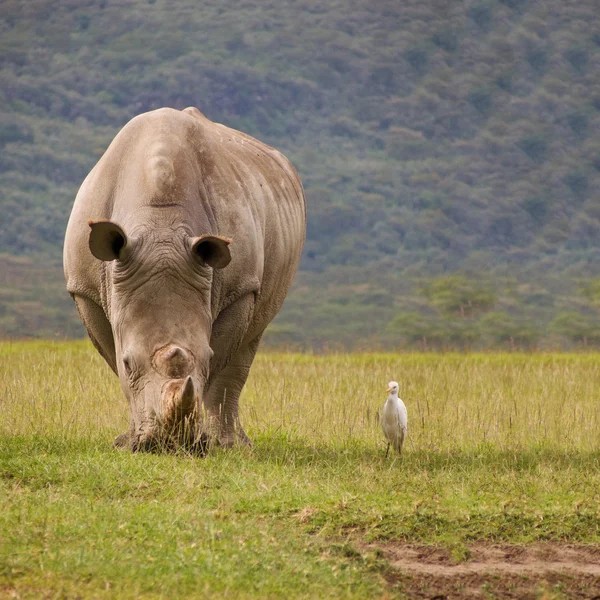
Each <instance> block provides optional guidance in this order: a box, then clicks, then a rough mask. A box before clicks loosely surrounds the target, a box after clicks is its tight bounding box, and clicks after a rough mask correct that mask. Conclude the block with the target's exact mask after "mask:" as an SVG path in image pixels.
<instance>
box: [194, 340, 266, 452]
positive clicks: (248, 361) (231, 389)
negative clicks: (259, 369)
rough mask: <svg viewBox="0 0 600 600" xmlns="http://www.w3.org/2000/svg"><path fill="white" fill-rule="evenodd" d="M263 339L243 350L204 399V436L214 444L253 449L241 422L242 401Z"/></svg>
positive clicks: (212, 384) (221, 373)
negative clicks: (239, 410) (240, 401)
mask: <svg viewBox="0 0 600 600" xmlns="http://www.w3.org/2000/svg"><path fill="white" fill-rule="evenodd" d="M259 341H260V336H258V338H256V339H254V340H252V342H250V343H249V344H248V345H246V346H243V347H242V348H240V349H239V350H238V351H237V352H236V354H235V356H234V357H233V359H232V360H231V362H230V363H229V364H228V365H227V366H226V367H225V368H224V369H223V370H222V371H221V372H220V373H219V374H218V375H217V376H216V377H215V379H214V380H213V381H212V382H211V385H210V388H209V389H208V391H207V393H206V394H205V396H204V408H205V410H206V417H207V419H206V423H205V432H206V434H207V435H208V437H209V438H210V439H211V440H212V441H217V442H218V444H219V445H221V446H224V447H226V448H230V447H231V446H234V445H236V444H240V445H243V446H251V445H252V442H251V441H250V438H249V437H248V436H247V435H246V432H245V431H244V429H243V428H242V425H241V423H240V419H239V412H238V407H239V398H240V393H241V391H242V388H243V387H244V384H245V383H246V380H247V379H248V374H249V372H250V367H251V366H252V361H253V360H254V356H255V355H256V350H257V349H258V344H259Z"/></svg>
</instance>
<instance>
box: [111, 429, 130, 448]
mask: <svg viewBox="0 0 600 600" xmlns="http://www.w3.org/2000/svg"><path fill="white" fill-rule="evenodd" d="M131 447H132V442H131V435H130V434H129V432H127V433H122V434H121V435H118V436H117V437H116V438H115V441H114V442H113V448H119V449H120V450H131Z"/></svg>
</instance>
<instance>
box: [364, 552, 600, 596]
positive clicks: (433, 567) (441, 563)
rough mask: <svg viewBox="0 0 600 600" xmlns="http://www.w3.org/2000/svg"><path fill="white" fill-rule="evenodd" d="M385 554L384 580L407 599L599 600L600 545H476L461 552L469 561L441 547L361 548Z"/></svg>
mask: <svg viewBox="0 0 600 600" xmlns="http://www.w3.org/2000/svg"><path fill="white" fill-rule="evenodd" d="M361 548H362V550H363V551H379V553H383V556H384V557H385V559H386V563H387V565H388V568H387V569H386V570H385V572H384V577H385V578H386V580H387V581H388V583H389V584H390V586H391V587H392V588H393V589H394V591H397V592H399V593H400V595H401V597H406V598H429V599H433V598H435V599H436V600H442V599H448V600H451V599H452V600H453V599H463V598H465V599H466V598H486V599H490V598H518V599H523V600H528V599H530V598H531V599H532V600H533V599H535V600H551V599H555V598H556V599H558V598H561V599H562V598H585V599H588V600H589V599H592V598H595V599H597V600H600V546H598V545H593V546H591V545H590V546H583V545H574V544H559V543H538V544H529V545H508V544H488V543H478V544H473V545H471V546H468V547H466V548H464V549H461V550H460V552H459V554H461V555H463V556H464V555H466V556H467V557H468V558H467V559H466V560H463V561H457V559H456V554H457V553H456V552H452V550H451V549H447V548H442V547H438V546H424V545H414V544H394V543H385V544H363V545H361Z"/></svg>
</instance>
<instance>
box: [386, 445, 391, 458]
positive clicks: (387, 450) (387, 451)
mask: <svg viewBox="0 0 600 600" xmlns="http://www.w3.org/2000/svg"><path fill="white" fill-rule="evenodd" d="M389 451H390V443H389V442H388V445H387V448H386V449H385V457H386V458H387V457H388V453H389Z"/></svg>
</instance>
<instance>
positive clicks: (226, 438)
mask: <svg viewBox="0 0 600 600" xmlns="http://www.w3.org/2000/svg"><path fill="white" fill-rule="evenodd" d="M219 446H223V448H233V446H241V447H244V448H251V447H252V440H251V439H250V438H249V437H248V436H247V435H246V432H245V431H244V430H243V429H242V428H241V427H240V426H239V425H238V427H236V429H235V431H228V432H223V433H221V435H220V436H219Z"/></svg>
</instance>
